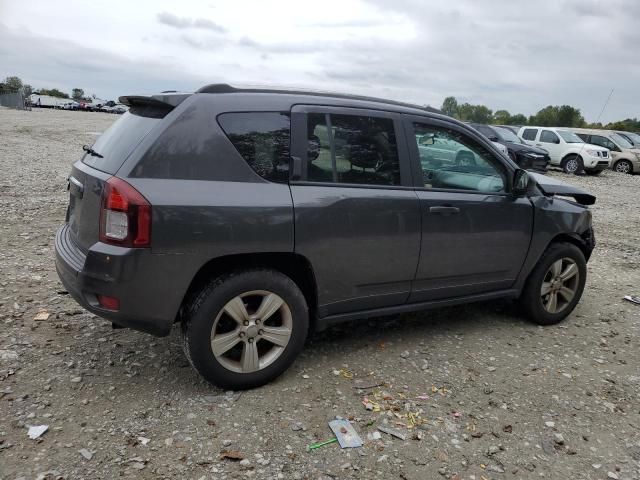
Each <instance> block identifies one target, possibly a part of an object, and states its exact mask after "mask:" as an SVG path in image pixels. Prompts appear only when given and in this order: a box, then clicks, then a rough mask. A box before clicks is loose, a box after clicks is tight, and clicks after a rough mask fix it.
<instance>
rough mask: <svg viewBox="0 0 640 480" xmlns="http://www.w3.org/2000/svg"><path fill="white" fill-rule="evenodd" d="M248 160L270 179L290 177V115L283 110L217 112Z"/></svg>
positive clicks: (251, 165)
mask: <svg viewBox="0 0 640 480" xmlns="http://www.w3.org/2000/svg"><path fill="white" fill-rule="evenodd" d="M218 123H220V126H221V127H222V130H224V133H225V134H226V135H227V137H228V138H229V140H231V143H233V146H234V147H235V148H236V150H237V151H238V153H240V155H241V156H242V158H244V160H245V162H247V163H248V164H249V166H250V167H251V168H252V169H253V170H254V171H255V172H256V173H257V174H258V175H260V176H261V177H262V178H264V179H266V180H269V181H271V182H287V181H288V180H289V138H290V133H289V129H290V121H289V115H288V114H286V113H280V112H233V113H223V114H221V115H219V116H218Z"/></svg>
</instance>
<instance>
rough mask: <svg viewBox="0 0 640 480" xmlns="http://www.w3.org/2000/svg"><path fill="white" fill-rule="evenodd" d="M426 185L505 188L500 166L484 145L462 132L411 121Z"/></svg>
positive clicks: (503, 173) (483, 190) (476, 188)
mask: <svg viewBox="0 0 640 480" xmlns="http://www.w3.org/2000/svg"><path fill="white" fill-rule="evenodd" d="M413 127H414V133H415V141H416V144H417V147H418V153H419V157H420V166H421V167H422V178H423V181H424V186H425V187H426V188H441V189H456V190H472V191H476V192H490V193H497V192H505V191H506V189H505V185H506V182H505V178H506V175H505V171H504V167H503V166H502V164H501V163H500V161H499V160H497V159H496V158H495V157H494V156H493V155H492V154H491V153H490V152H489V151H488V150H487V149H486V148H485V147H483V146H482V145H481V144H479V143H478V142H476V141H475V140H474V139H472V138H471V137H467V136H466V135H465V134H463V133H460V132H458V131H457V130H452V129H448V128H443V127H435V126H431V125H426V124H422V123H414V124H413Z"/></svg>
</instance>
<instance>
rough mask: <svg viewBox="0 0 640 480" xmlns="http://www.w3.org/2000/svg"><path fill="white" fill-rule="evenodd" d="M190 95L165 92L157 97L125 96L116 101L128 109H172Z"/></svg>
mask: <svg viewBox="0 0 640 480" xmlns="http://www.w3.org/2000/svg"><path fill="white" fill-rule="evenodd" d="M191 95H193V94H192V93H174V92H166V93H159V94H157V95H125V96H122V97H120V98H118V101H119V102H120V103H122V104H124V105H126V106H128V107H153V106H156V107H160V108H164V109H166V108H169V109H171V108H174V107H177V106H178V105H180V104H181V103H182V102H183V101H184V100H186V99H187V97H189V96H191Z"/></svg>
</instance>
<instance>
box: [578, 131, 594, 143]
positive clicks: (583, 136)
mask: <svg viewBox="0 0 640 480" xmlns="http://www.w3.org/2000/svg"><path fill="white" fill-rule="evenodd" d="M576 135H578V136H579V137H580V140H582V141H583V142H584V143H591V142H590V141H589V135H587V134H586V133H576Z"/></svg>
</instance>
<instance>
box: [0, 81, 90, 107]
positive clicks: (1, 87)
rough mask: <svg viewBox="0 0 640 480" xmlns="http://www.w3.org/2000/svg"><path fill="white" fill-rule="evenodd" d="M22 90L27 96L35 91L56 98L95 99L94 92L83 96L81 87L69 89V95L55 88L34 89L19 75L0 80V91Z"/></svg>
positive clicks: (77, 100) (79, 100)
mask: <svg viewBox="0 0 640 480" xmlns="http://www.w3.org/2000/svg"><path fill="white" fill-rule="evenodd" d="M20 90H22V91H23V93H24V96H25V97H28V96H29V95H31V94H32V93H37V94H38V95H49V96H51V97H57V98H69V99H73V100H75V101H76V102H82V101H85V102H90V101H91V100H92V99H95V98H96V96H95V94H92V95H91V96H85V94H84V90H83V89H82V88H74V89H72V90H71V96H69V94H68V93H65V92H63V91H61V90H58V89H57V88H39V89H34V88H33V87H32V86H31V85H29V84H28V83H23V82H22V79H21V78H20V77H15V76H12V77H6V78H5V79H4V81H3V82H0V93H11V92H18V91H20Z"/></svg>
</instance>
